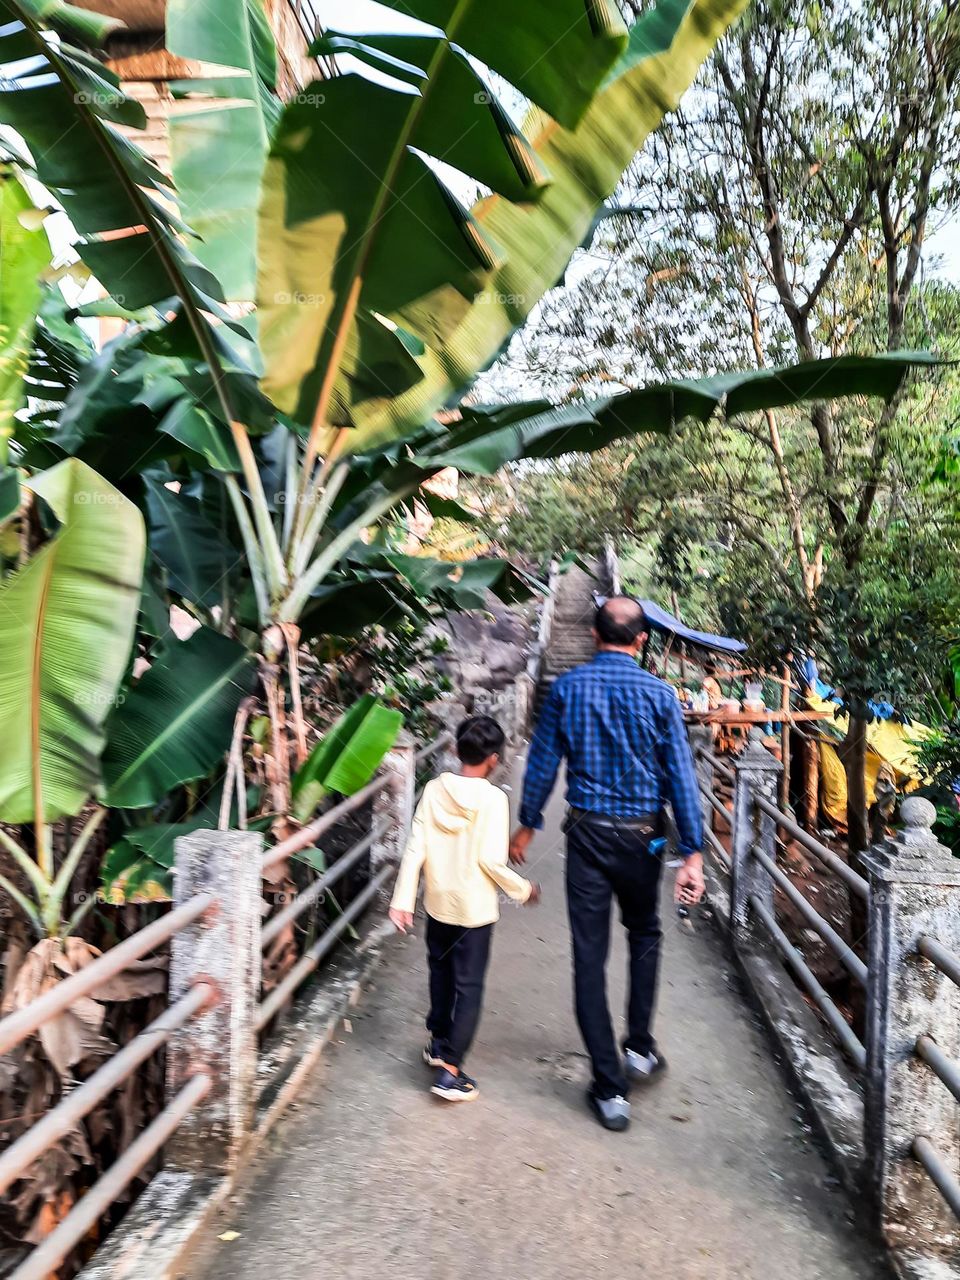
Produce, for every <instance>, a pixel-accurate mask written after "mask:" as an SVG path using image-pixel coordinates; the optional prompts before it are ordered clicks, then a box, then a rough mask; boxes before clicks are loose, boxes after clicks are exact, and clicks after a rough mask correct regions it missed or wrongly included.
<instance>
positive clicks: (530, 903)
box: [523, 880, 540, 907]
mask: <svg viewBox="0 0 960 1280" xmlns="http://www.w3.org/2000/svg"><path fill="white" fill-rule="evenodd" d="M539 901H540V886H539V885H538V884H537V882H536V880H532V881H531V882H530V896H529V898H527V900H526V902H525V903H524V904H523V905H524V906H525V907H535V906H536V905H537V903H538V902H539Z"/></svg>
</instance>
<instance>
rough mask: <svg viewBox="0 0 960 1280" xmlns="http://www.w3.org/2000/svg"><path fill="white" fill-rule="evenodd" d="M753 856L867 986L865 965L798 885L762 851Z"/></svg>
mask: <svg viewBox="0 0 960 1280" xmlns="http://www.w3.org/2000/svg"><path fill="white" fill-rule="evenodd" d="M752 852H753V856H754V857H755V858H756V860H757V861H758V862H759V863H760V865H761V867H764V868H765V870H766V871H767V872H768V873H769V874H770V875H771V876H772V877H773V879H774V880H775V881H776V883H777V884H778V885H779V886H780V888H781V889H782V890H783V892H784V893H785V894H786V895H787V897H788V898H789V899H790V901H791V902H792V903H793V905H794V906H795V907H796V908H797V910H798V911H799V912H800V914H801V915H802V916H803V918H804V920H806V922H807V924H809V926H810V928H811V929H814V930H815V931H816V932H817V933H818V934H819V935H820V937H821V938H822V939H823V940H824V942H825V943H826V944H827V946H828V947H829V948H830V949H831V951H833V953H834V955H835V956H836V957H837V959H838V960H839V961H840V963H841V964H842V965H843V966H844V968H846V969H847V971H848V972H849V973H851V974H852V975H853V977H855V978H856V980H857V981H858V982H859V983H860V984H861V985H862V986H866V985H867V966H866V965H865V964H864V963H863V961H862V960H861V959H860V957H859V956H858V955H857V953H856V952H855V951H854V950H853V948H852V947H851V946H850V945H849V944H848V943H846V942H844V940H843V938H841V937H840V935H839V933H837V931H836V929H834V927H833V925H832V924H828V922H827V921H826V920H824V918H823V916H822V915H821V914H820V912H819V911H817V909H816V908H815V907H812V906H811V905H810V903H809V902H808V901H807V900H806V898H805V897H804V896H803V894H802V893H801V892H800V890H799V889H798V888H797V887H796V885H795V884H794V883H793V882H792V880H790V878H789V877H788V876H787V875H786V874H785V873H784V872H783V871H782V870H781V869H780V868H779V867H778V866H777V864H776V863H775V862H774V861H773V859H772V858H768V857H767V855H766V854H765V853H764V852H763V850H762V849H760V848H757V847H756V846H754V848H753V850H752Z"/></svg>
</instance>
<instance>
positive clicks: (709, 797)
mask: <svg viewBox="0 0 960 1280" xmlns="http://www.w3.org/2000/svg"><path fill="white" fill-rule="evenodd" d="M698 785H699V787H700V794H701V795H702V796H703V798H704V800H706V802H707V803H708V804H709V805H710V806H711V807H712V808H714V809H715V810H716V811H717V813H718V814H719V815H720V817H721V818H723V820H724V822H726V824H727V826H728V827H729V828H730V830H731V831H732V830H733V813H732V812H731V811H730V810H729V809H728V808H727V807H726V805H725V804H723V802H722V801H721V800H719V799H718V798H717V797H716V796H715V795H714V794H713V792H712V791H711V790H710V788H709V787H708V786H707V785H706V783H703V782H700V783H698Z"/></svg>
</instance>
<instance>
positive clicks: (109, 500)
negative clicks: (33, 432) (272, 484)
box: [0, 458, 144, 828]
mask: <svg viewBox="0 0 960 1280" xmlns="http://www.w3.org/2000/svg"><path fill="white" fill-rule="evenodd" d="M26 485H27V487H28V492H29V493H31V494H32V495H33V499H34V502H35V503H36V504H37V507H38V508H39V507H40V504H42V509H43V511H45V512H48V513H49V516H48V519H49V520H50V526H49V528H48V530H47V532H46V536H45V540H44V541H43V542H42V545H40V546H38V547H37V548H36V549H35V550H34V552H33V554H32V555H31V556H30V557H29V559H28V560H27V561H26V563H25V564H24V565H23V566H22V567H20V568H18V569H16V570H15V571H14V572H13V573H11V574H10V575H9V576H8V577H7V578H6V579H4V580H3V581H2V582H0V732H2V740H3V743H4V754H3V769H2V770H0V821H3V822H8V823H24V822H36V823H37V824H38V827H39V828H42V827H43V826H44V824H46V823H49V822H53V821H56V819H58V818H62V817H64V816H72V815H73V814H76V813H79V812H80V810H81V808H82V807H83V805H84V804H85V803H86V801H87V799H88V798H89V796H90V795H91V794H100V793H101V791H102V784H101V769H100V755H101V752H102V750H103V745H104V734H105V724H106V720H107V717H108V715H109V713H110V711H111V709H112V707H113V706H114V704H115V702H116V699H117V696H118V694H119V692H120V685H121V681H122V679H123V674H124V670H125V668H126V664H127V658H128V655H129V653H130V647H131V644H132V642H133V636H134V628H135V624H136V618H137V610H138V607H139V601H140V579H141V574H142V571H143V552H144V530H143V521H142V519H141V517H140V513H139V512H138V511H137V509H136V507H135V506H134V505H133V503H131V502H129V501H128V500H127V499H126V498H124V497H123V495H122V494H120V493H119V492H118V491H117V490H116V489H114V488H113V486H112V485H109V484H107V483H106V481H104V480H102V479H101V478H100V477H99V476H98V475H97V474H96V473H95V472H93V471H91V470H90V468H89V467H87V466H86V465H85V464H84V463H82V462H80V461H78V460H77V459H75V458H71V459H67V460H65V461H64V462H62V463H60V464H59V465H58V466H56V467H54V468H53V469H52V470H50V471H47V472H45V473H43V474H42V475H40V476H37V477H35V478H33V479H32V480H30V481H28V482H26ZM39 514H40V512H39V510H38V515H39Z"/></svg>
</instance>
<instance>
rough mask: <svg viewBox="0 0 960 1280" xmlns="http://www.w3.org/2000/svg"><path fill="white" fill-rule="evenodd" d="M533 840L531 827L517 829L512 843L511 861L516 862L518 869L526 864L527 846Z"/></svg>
mask: <svg viewBox="0 0 960 1280" xmlns="http://www.w3.org/2000/svg"><path fill="white" fill-rule="evenodd" d="M532 839H533V831H532V830H531V828H530V827H517V829H516V831H515V832H514V833H513V839H512V840H511V841H510V861H511V862H515V863H516V864H517V866H518V867H520V866H523V864H524V863H525V862H526V860H527V846H528V845H529V843H530V841H531V840H532Z"/></svg>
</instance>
